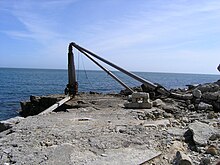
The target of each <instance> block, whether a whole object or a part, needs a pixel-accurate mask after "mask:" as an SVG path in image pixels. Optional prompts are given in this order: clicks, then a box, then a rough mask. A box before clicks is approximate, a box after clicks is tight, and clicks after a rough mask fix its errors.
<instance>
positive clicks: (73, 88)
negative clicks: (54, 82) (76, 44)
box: [65, 44, 78, 97]
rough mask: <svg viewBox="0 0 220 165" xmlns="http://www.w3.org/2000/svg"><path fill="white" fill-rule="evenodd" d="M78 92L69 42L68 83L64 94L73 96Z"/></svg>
mask: <svg viewBox="0 0 220 165" xmlns="http://www.w3.org/2000/svg"><path fill="white" fill-rule="evenodd" d="M77 92H78V83H77V82H76V69H75V64H74V56H73V48H72V45H71V44H69V49H68V84H67V86H66V89H65V94H68V95H70V96H73V97H74V96H75V95H76V93H77Z"/></svg>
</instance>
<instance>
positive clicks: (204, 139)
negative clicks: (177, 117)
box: [188, 121, 218, 146]
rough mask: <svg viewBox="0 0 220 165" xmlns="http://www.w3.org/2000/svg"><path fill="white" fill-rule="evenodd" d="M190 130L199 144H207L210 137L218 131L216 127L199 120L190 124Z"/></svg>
mask: <svg viewBox="0 0 220 165" xmlns="http://www.w3.org/2000/svg"><path fill="white" fill-rule="evenodd" d="M188 131H190V132H191V133H192V136H193V137H192V138H193V141H194V142H195V144H196V145H198V146H206V145H207V143H208V140H209V138H210V137H211V136H213V135H214V134H217V133H218V132H217V130H216V129H215V128H214V127H212V126H209V125H208V124H205V123H202V122H199V121H195V122H194V123H191V124H189V130H188Z"/></svg>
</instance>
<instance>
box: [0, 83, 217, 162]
mask: <svg viewBox="0 0 220 165" xmlns="http://www.w3.org/2000/svg"><path fill="white" fill-rule="evenodd" d="M134 90H136V91H139V92H147V93H149V95H150V99H151V100H150V101H151V102H152V105H153V107H152V108H150V109H125V107H124V103H125V102H127V96H128V95H129V94H130V93H129V91H126V90H124V91H121V92H120V94H99V93H94V92H90V93H80V94H78V95H77V96H75V98H73V99H71V100H70V101H68V102H66V103H65V104H63V105H62V106H60V107H59V108H58V109H56V111H55V112H52V113H48V114H43V115H39V113H41V112H42V111H43V110H45V109H46V108H48V107H49V106H51V105H52V104H54V103H56V102H57V101H59V100H61V99H63V98H64V97H65V96H64V95H53V96H31V97H30V101H25V102H22V103H21V108H22V109H21V111H20V115H21V116H22V117H16V118H13V119H9V120H6V121H1V122H0V164H5V165H6V164H51V165H52V164H53V165H54V164H57V165H58V164H59V165H60V164H77V165H78V164H95V165H96V164H100V165H101V164H111V165H112V164H126V165H127V164H131V165H134V164H143V165H144V164H152V165H153V164H155V165H166V164H176V165H185V164H186V165H188V164H189V165H191V164H195V165H199V164H200V165H209V164H210V165H212V164H214V165H215V164H217V163H218V162H219V161H220V149H219V148H220V81H217V82H214V83H207V84H199V85H188V87H187V88H186V89H172V90H170V91H169V92H170V93H171V94H170V95H169V96H163V95H160V94H159V93H157V92H156V91H152V90H151V89H147V88H146V87H145V86H141V87H135V88H134Z"/></svg>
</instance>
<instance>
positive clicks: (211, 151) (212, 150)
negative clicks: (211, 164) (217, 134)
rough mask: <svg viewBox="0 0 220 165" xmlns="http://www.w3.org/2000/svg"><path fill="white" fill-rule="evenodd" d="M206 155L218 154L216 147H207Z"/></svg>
mask: <svg viewBox="0 0 220 165" xmlns="http://www.w3.org/2000/svg"><path fill="white" fill-rule="evenodd" d="M206 153H207V154H211V155H217V154H218V149H217V147H216V146H214V145H210V146H209V147H208V149H207V150H206Z"/></svg>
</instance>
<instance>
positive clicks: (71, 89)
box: [65, 42, 170, 96]
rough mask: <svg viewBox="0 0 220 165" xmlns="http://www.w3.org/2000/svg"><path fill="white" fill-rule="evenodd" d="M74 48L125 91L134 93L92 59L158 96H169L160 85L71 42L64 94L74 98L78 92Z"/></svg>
mask: <svg viewBox="0 0 220 165" xmlns="http://www.w3.org/2000/svg"><path fill="white" fill-rule="evenodd" d="M73 47H74V48H76V49H77V50H78V51H80V52H81V53H83V54H84V55H85V56H86V57H88V58H89V59H90V60H91V61H93V62H94V63H95V64H96V65H98V66H99V67H100V68H101V69H103V70H104V71H105V72H106V73H107V74H109V75H110V76H111V77H112V78H114V79H115V80H116V81H117V82H119V83H120V84H121V85H122V86H124V87H125V88H126V89H128V90H129V91H130V92H132V93H133V92H134V91H133V90H132V89H131V88H130V87H128V86H127V85H126V84H125V83H124V82H122V81H121V80H120V79H119V78H118V77H116V76H115V75H114V74H113V73H112V72H111V71H109V70H108V69H106V68H105V67H103V66H102V65H101V64H100V63H98V62H97V61H96V60H95V59H94V58H96V59H98V60H100V61H102V62H104V63H106V64H108V65H110V66H111V67H113V68H115V69H117V70H118V71H121V72H122V73H124V74H126V75H128V76H130V77H131V78H133V79H135V80H137V81H139V82H141V83H143V84H144V85H145V86H146V87H148V88H150V89H151V90H156V91H157V92H159V93H160V94H163V95H166V96H168V95H170V92H169V91H168V90H166V89H165V88H164V87H162V86H160V85H156V84H154V83H152V82H150V81H148V80H145V79H144V78H142V77H139V76H138V75H136V74H134V73H132V72H129V71H127V70H125V69H123V68H121V67H119V66H117V65H115V64H113V63H112V62H110V61H108V60H106V59H104V58H102V57H100V56H98V55H97V54H95V53H93V52H91V51H89V50H87V49H85V48H83V47H81V46H79V45H77V44H76V43H74V42H71V43H70V44H69V52H68V76H69V77H68V80H69V83H68V84H67V88H66V89H65V93H66V94H69V95H72V96H75V95H76V93H77V92H78V83H77V81H76V73H75V72H76V71H75V65H74V57H73V52H72V48H73ZM92 57H94V58H92Z"/></svg>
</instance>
